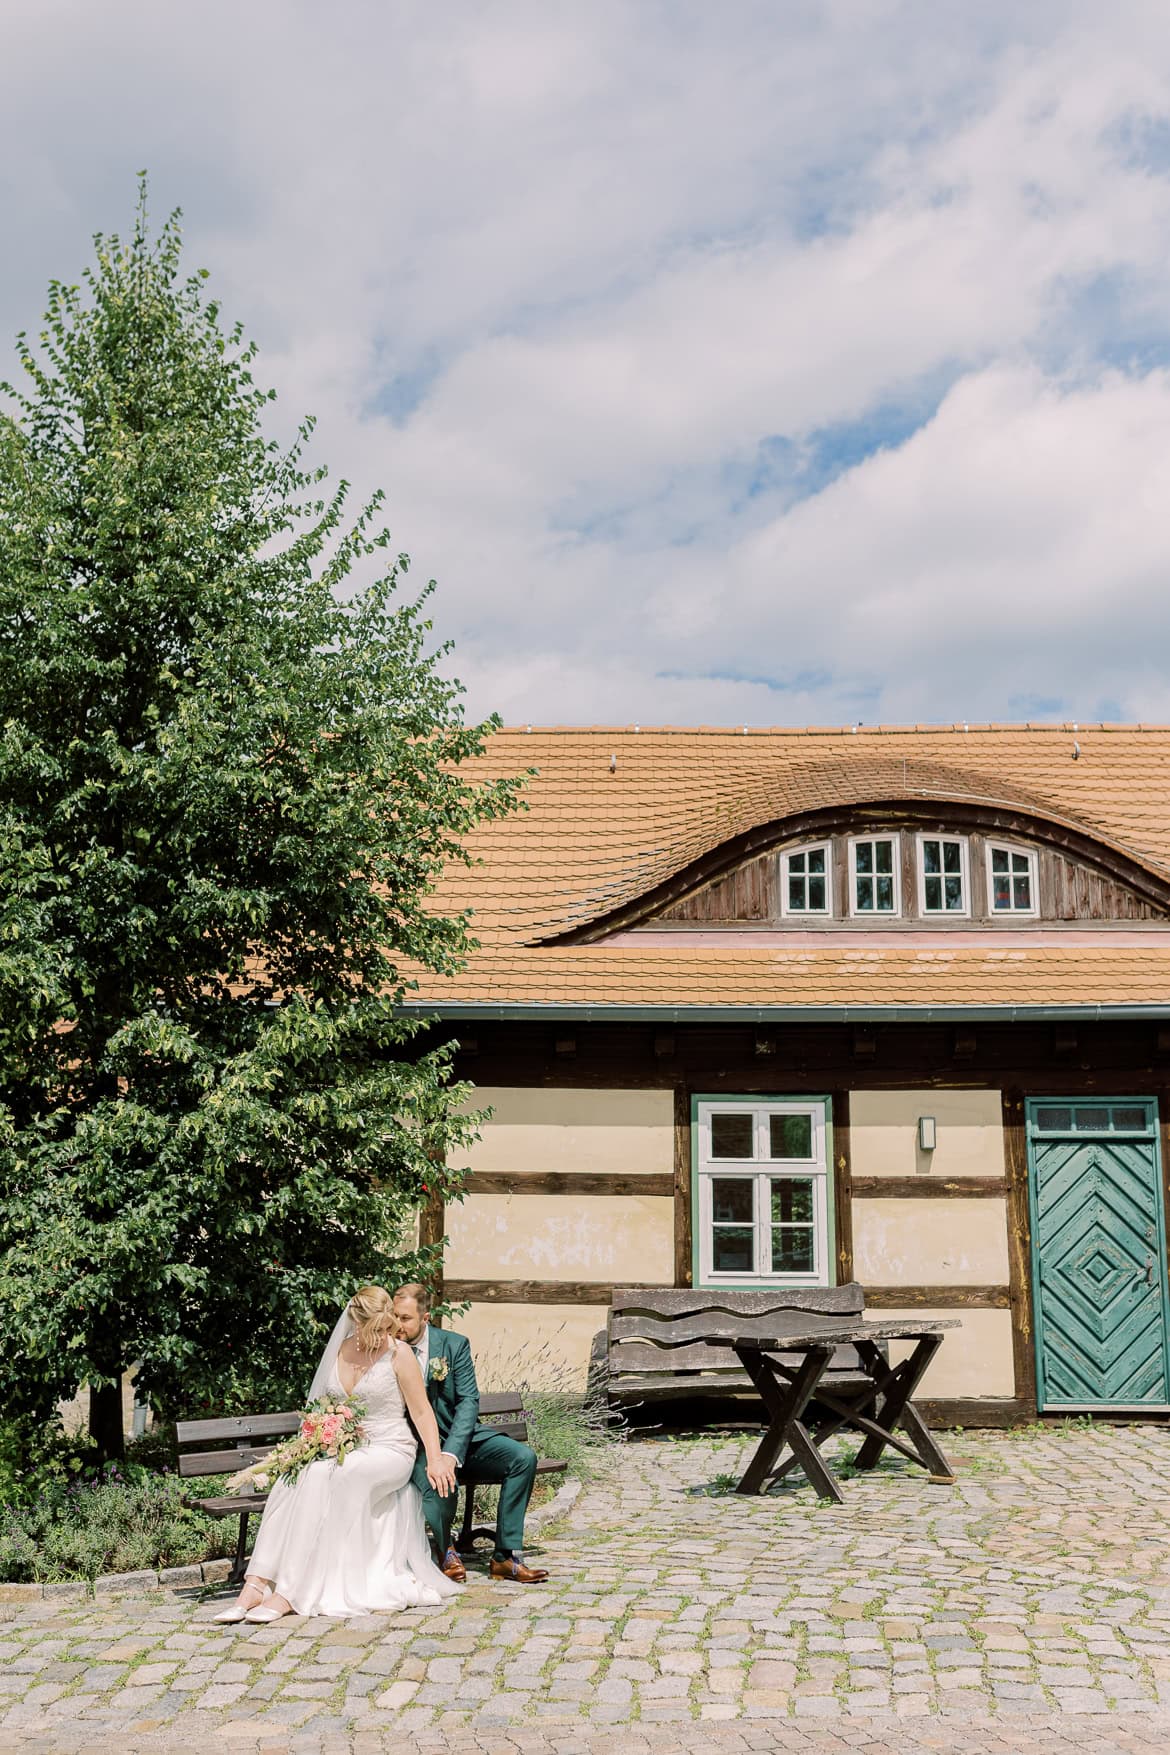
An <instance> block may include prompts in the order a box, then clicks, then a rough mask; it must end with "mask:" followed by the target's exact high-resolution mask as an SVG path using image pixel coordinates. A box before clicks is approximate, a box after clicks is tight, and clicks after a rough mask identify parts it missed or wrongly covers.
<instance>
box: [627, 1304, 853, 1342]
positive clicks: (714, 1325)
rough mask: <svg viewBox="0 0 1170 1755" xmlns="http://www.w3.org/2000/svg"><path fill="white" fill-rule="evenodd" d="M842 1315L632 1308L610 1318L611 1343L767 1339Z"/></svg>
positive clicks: (831, 1323) (831, 1324)
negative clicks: (667, 1312) (668, 1313)
mask: <svg viewBox="0 0 1170 1755" xmlns="http://www.w3.org/2000/svg"><path fill="white" fill-rule="evenodd" d="M842 1320H843V1319H842V1318H841V1317H840V1316H834V1315H832V1314H830V1313H829V1312H827V1311H819V1310H815V1311H805V1310H774V1311H772V1312H771V1313H770V1314H769V1315H767V1316H744V1315H737V1314H734V1313H730V1312H728V1311H726V1310H712V1311H703V1310H696V1311H695V1312H694V1314H693V1315H691V1316H673V1317H662V1316H650V1315H647V1314H645V1313H643V1314H640V1315H639V1314H635V1313H634V1312H632V1311H629V1312H625V1311H623V1312H622V1314H621V1315H620V1316H619V1315H616V1314H615V1315H614V1316H613V1317H612V1318H611V1320H610V1325H609V1339H610V1345H611V1346H616V1345H618V1344H619V1343H625V1342H628V1341H651V1342H653V1343H654V1344H655V1345H656V1346H659V1347H665V1348H668V1349H669V1348H671V1347H680V1346H685V1345H686V1344H687V1343H688V1342H690V1341H699V1340H705V1339H706V1337H707V1336H708V1335H719V1336H724V1335H725V1336H726V1337H727V1340H728V1342H729V1343H730V1342H731V1341H732V1340H734V1339H735V1338H736V1337H737V1336H738V1335H751V1336H752V1337H753V1338H754V1339H757V1340H767V1339H769V1338H770V1337H771V1336H772V1335H775V1334H784V1333H786V1332H787V1333H789V1334H795V1333H797V1332H798V1331H799V1332H802V1333H813V1332H815V1331H816V1330H817V1329H818V1328H840V1326H841V1322H842Z"/></svg>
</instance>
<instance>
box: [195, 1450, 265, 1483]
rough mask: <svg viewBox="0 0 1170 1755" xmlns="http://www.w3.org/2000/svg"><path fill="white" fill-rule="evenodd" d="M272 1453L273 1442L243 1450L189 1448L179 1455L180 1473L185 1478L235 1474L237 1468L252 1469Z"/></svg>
mask: <svg viewBox="0 0 1170 1755" xmlns="http://www.w3.org/2000/svg"><path fill="white" fill-rule="evenodd" d="M271 1453H272V1446H271V1444H256V1445H251V1444H250V1445H248V1446H246V1447H245V1448H244V1449H242V1450H188V1451H184V1452H182V1453H181V1454H180V1456H179V1473H180V1475H182V1476H183V1477H184V1478H185V1479H186V1478H188V1477H190V1476H191V1475H234V1474H235V1472H236V1470H237V1469H250V1468H251V1467H252V1464H253V1463H258V1462H261V1461H262V1460H263V1458H264V1457H266V1456H269V1455H271Z"/></svg>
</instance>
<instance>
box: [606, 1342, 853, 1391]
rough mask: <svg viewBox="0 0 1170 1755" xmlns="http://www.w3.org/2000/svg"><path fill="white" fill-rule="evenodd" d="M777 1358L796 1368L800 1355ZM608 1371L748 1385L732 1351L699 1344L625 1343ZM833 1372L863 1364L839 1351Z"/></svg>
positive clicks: (614, 1351)
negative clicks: (692, 1374) (728, 1378)
mask: <svg viewBox="0 0 1170 1755" xmlns="http://www.w3.org/2000/svg"><path fill="white" fill-rule="evenodd" d="M777 1357H778V1358H780V1359H784V1360H785V1362H786V1363H788V1364H791V1365H797V1364H799V1363H800V1357H801V1356H800V1354H798V1353H792V1354H785V1353H778V1354H777ZM609 1368H610V1370H611V1372H613V1374H614V1375H615V1376H618V1377H620V1376H621V1375H623V1373H625V1372H627V1371H637V1372H658V1373H662V1372H667V1371H719V1372H724V1373H726V1372H728V1371H741V1372H743V1379H744V1382H745V1383H746V1382H748V1375H747V1372H746V1371H744V1370H743V1366H742V1365H741V1364H740V1362H739V1360H738V1358H737V1357H736V1355H735V1354H734V1353H733V1352H732V1350H731V1348H730V1347H727V1348H724V1347H707V1346H704V1345H702V1343H699V1342H697V1343H696V1344H695V1345H694V1346H690V1347H650V1346H647V1345H646V1344H645V1343H644V1342H643V1341H623V1342H622V1344H621V1345H620V1346H619V1347H614V1348H613V1349H612V1350H611V1352H610V1356H609ZM829 1369H830V1371H857V1370H859V1369H860V1361H859V1360H858V1357H857V1349H856V1348H855V1347H838V1348H837V1349H836V1351H835V1352H834V1354H833V1357H832V1360H831V1361H830V1365H829Z"/></svg>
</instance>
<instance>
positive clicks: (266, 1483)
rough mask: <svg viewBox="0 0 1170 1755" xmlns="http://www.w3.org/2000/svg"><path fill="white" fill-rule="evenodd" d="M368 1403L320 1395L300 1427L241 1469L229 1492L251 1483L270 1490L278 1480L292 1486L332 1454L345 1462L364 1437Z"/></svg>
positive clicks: (304, 1415)
mask: <svg viewBox="0 0 1170 1755" xmlns="http://www.w3.org/2000/svg"><path fill="white" fill-rule="evenodd" d="M365 1412H366V1410H365V1406H364V1404H363V1403H362V1402H359V1401H355V1400H354V1398H353V1396H345V1397H338V1396H331V1395H323V1396H318V1398H317V1400H316V1401H315V1402H310V1403H309V1405H308V1407H307V1408H306V1409H305V1411H304V1413H303V1414H302V1415H301V1424H300V1430H299V1431H297V1432H294V1433H293V1435H292V1437H291V1438H285V1439H283V1440H282V1441H281V1443H279V1444H278V1445H276V1446H275V1448H274V1449H272V1450H270V1451H269V1452H268V1455H267V1456H265V1457H262V1458H261V1460H260V1461H259V1462H256V1463H252V1465H251V1466H250V1467H249V1468H246V1469H240V1471H239V1473H238V1474H235V1475H233V1476H232V1477H231V1479H230V1481H229V1482H228V1492H229V1493H238V1492H239V1490H240V1488H241V1487H244V1486H251V1487H255V1488H257V1489H258V1490H259V1491H260V1492H261V1493H266V1492H267V1491H268V1489H269V1488H270V1487H272V1486H273V1485H275V1483H276V1482H277V1481H287V1482H288V1483H289V1484H290V1486H291V1484H292V1482H293V1481H295V1480H296V1478H297V1476H298V1475H299V1474H300V1472H301V1470H302V1469H307V1468H308V1466H309V1464H310V1463H315V1462H319V1461H320V1460H321V1458H322V1457H328V1458H330V1459H331V1460H332V1461H333V1462H335V1463H338V1464H340V1463H343V1462H344V1461H345V1459H346V1457H347V1456H348V1455H349V1454H350V1452H351V1451H352V1450H356V1449H357V1447H358V1445H359V1444H360V1443H361V1440H362V1420H363V1419H364V1417H365Z"/></svg>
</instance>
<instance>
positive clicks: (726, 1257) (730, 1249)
mask: <svg viewBox="0 0 1170 1755" xmlns="http://www.w3.org/2000/svg"><path fill="white" fill-rule="evenodd" d="M752 1237H753V1232H752V1230H751V1228H750V1226H749V1227H747V1228H743V1227H740V1226H731V1225H716V1227H715V1229H714V1232H713V1233H712V1249H711V1265H712V1266H713V1268H714V1269H715V1272H716V1273H717V1274H751V1273H754V1272H755V1265H756V1264H755V1260H754V1252H753V1249H752Z"/></svg>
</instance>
